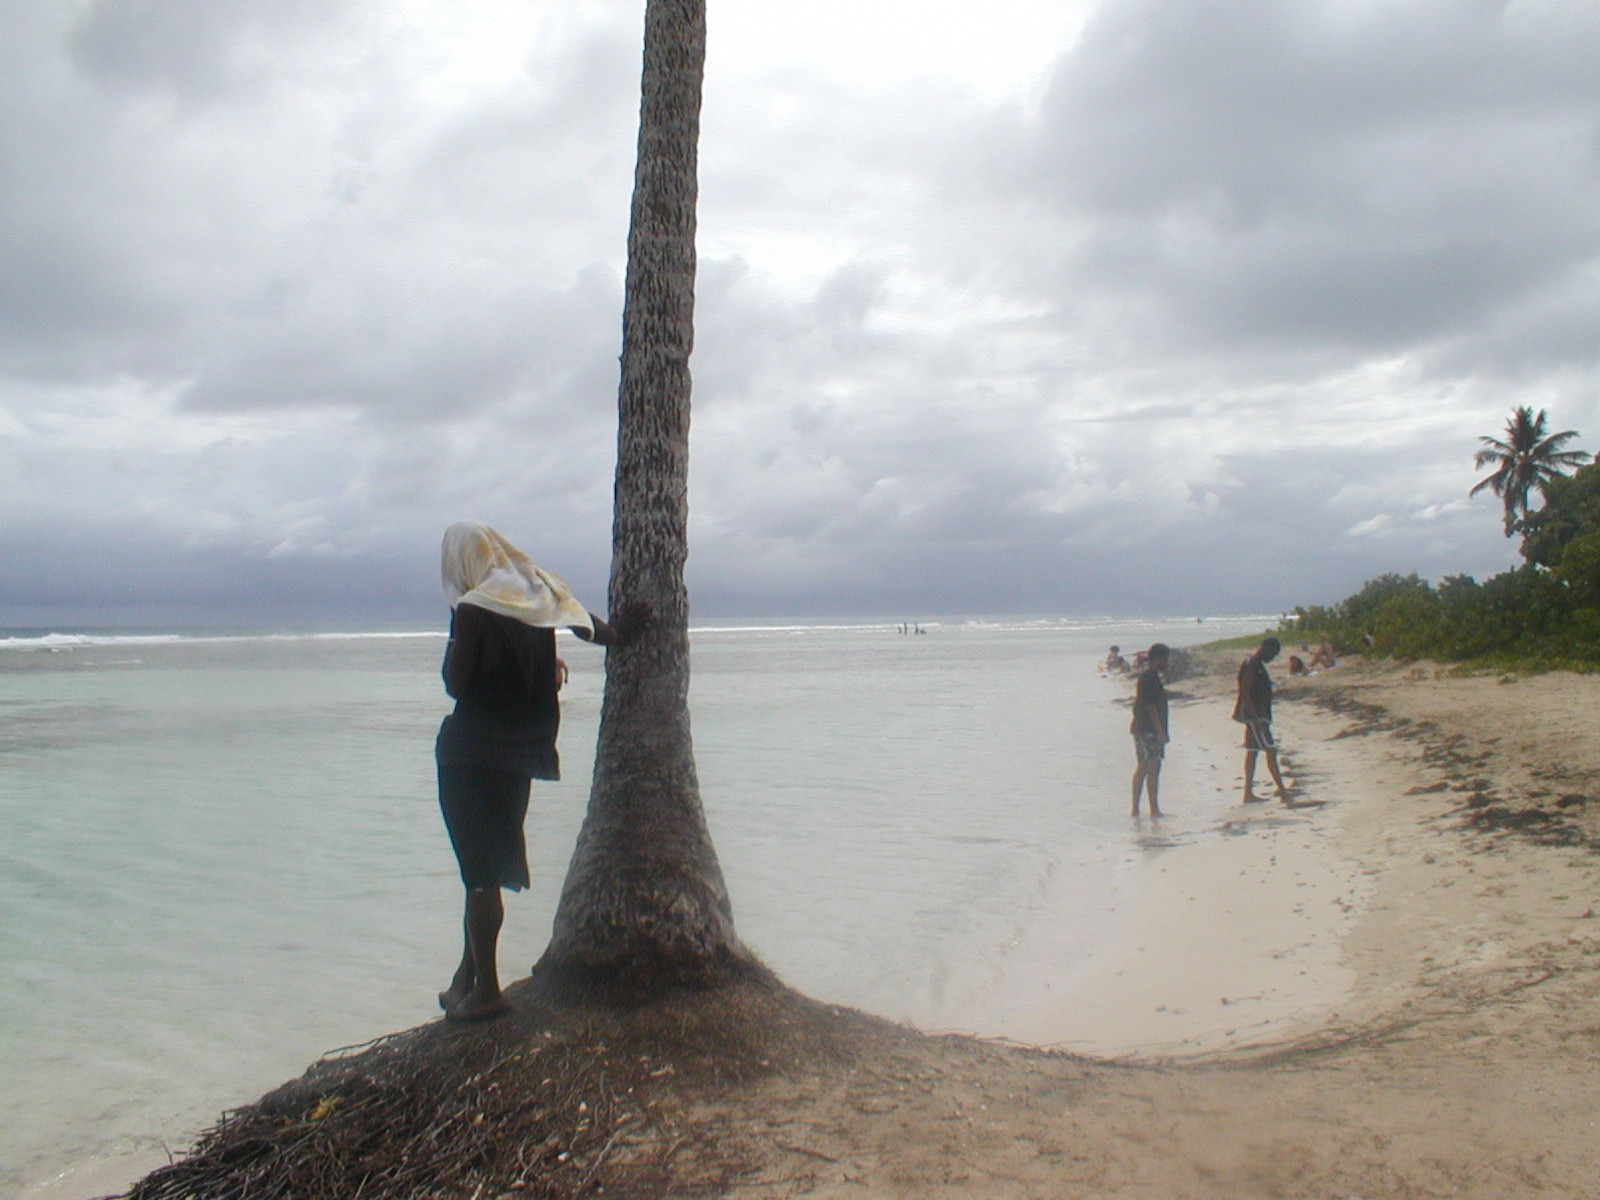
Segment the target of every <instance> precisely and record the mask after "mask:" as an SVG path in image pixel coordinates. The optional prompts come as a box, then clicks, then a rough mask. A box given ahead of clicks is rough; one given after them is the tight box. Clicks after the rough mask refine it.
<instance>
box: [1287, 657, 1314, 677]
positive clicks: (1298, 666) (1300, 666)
mask: <svg viewBox="0 0 1600 1200" xmlns="http://www.w3.org/2000/svg"><path fill="white" fill-rule="evenodd" d="M1289 674H1291V675H1309V674H1311V668H1310V667H1308V666H1306V660H1305V659H1303V658H1301V657H1300V656H1299V655H1298V654H1291V655H1289Z"/></svg>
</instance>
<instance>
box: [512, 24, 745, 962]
mask: <svg viewBox="0 0 1600 1200" xmlns="http://www.w3.org/2000/svg"><path fill="white" fill-rule="evenodd" d="M704 62H705V0H647V4H646V10H645V36H644V73H643V84H642V100H641V105H640V119H639V151H638V166H637V168H636V171H635V175H634V192H633V210H632V220H631V224H630V227H629V232H628V276H627V294H626V301H625V306H624V311H623V321H622V381H621V386H620V389H619V399H618V409H619V427H618V437H617V479H616V492H615V513H614V517H613V522H614V523H613V529H612V562H611V586H610V596H609V602H610V607H611V613H612V615H613V617H615V616H617V614H619V613H621V614H625V613H627V612H628V610H629V609H630V608H631V607H635V606H637V605H639V604H641V603H643V604H645V605H648V606H649V608H650V610H651V616H650V619H649V620H648V621H647V622H646V623H645V625H644V627H643V628H642V629H641V630H640V631H639V632H638V633H637V634H635V635H634V636H633V637H631V638H629V639H628V640H627V642H626V643H625V644H623V645H620V646H614V647H612V648H610V649H609V650H608V651H607V654H606V686H605V699H604V703H603V705H602V709H601V716H600V735H599V744H598V746H597V748H596V755H595V773H594V783H593V787H592V789H591V791H590V795H589V810H588V814H587V816H586V817H585V819H584V825H583V830H582V832H581V833H580V834H579V837H578V844H577V848H576V850H575V851H574V853H573V858H572V864H571V866H570V867H569V869H568V872H567V879H566V883H565V886H564V887H563V889H562V895H561V903H560V906H559V908H558V910H557V913H556V919H555V928H554V933H553V937H552V939H551V942H550V947H549V949H548V950H547V951H546V952H545V957H544V959H543V961H542V962H541V969H544V968H550V969H553V970H555V971H557V972H559V971H571V970H577V971H579V972H582V973H584V974H586V975H589V976H598V977H600V981H601V982H611V983H615V984H618V985H621V986H624V987H631V988H643V989H645V990H650V989H652V988H654V987H655V986H657V985H659V984H663V983H665V984H684V983H688V984H694V983H700V982H710V981H711V980H712V979H713V978H714V977H717V976H720V975H721V974H723V973H724V972H726V971H727V970H728V969H729V968H730V967H731V966H736V965H738V964H741V963H744V962H745V961H746V960H747V955H746V952H745V951H744V949H743V947H742V946H741V945H740V943H739V940H738V937H737V935H736V934H735V932H734V927H733V915H732V909H731V906H730V904H729V901H728V892H727V887H726V885H725V884H724V882H723V878H722V869H721V867H720V866H719V864H718V862H717V856H716V851H715V849H714V848H713V847H712V844H711V837H710V834H709V832H708V830H707V828H706V821H705V813H704V810H703V808H702V807H701V803H700V788H699V781H698V779H697V777H696V773H695V764H694V748H693V744H692V741H691V738H690V728H689V603H688V592H687V589H686V588H685V585H684V575H683V571H684V561H685V559H686V558H687V555H688V451H689V391H690V378H689V354H690V351H691V350H692V348H693V344H694V278H695V244H694V239H695V202H696V198H697V192H698V185H697V181H696V158H697V149H698V140H699V127H700V92H701V79H702V75H703V70H704Z"/></svg>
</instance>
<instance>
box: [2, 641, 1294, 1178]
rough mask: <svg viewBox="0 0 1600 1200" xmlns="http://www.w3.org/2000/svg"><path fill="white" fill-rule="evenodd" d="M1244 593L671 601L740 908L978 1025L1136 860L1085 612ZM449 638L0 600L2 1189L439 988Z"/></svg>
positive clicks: (828, 981)
mask: <svg viewBox="0 0 1600 1200" xmlns="http://www.w3.org/2000/svg"><path fill="white" fill-rule="evenodd" d="M1269 622H1270V619H1269V618H1263V617H1260V616H1254V617H1240V618H1208V619H1207V620H1206V621H1205V622H1204V624H1198V623H1196V621H1195V619H1194V618H1188V619H1184V620H1179V619H1173V620H1166V621H1141V622H1135V621H1112V620H1067V619H1054V620H1035V621H1028V620H989V621H982V620H973V621H949V620H945V621H941V622H930V623H925V624H924V625H923V626H922V628H923V629H924V630H925V631H926V632H925V633H923V634H920V635H919V634H915V633H902V632H901V631H900V627H899V625H898V624H897V623H894V622H881V621H880V622H868V621H861V622H837V623H828V622H817V621H810V622H794V623H788V624H785V623H775V622H767V623H744V624H738V623H727V624H717V625H708V626H707V627H704V628H697V629H696V630H695V631H694V634H693V642H692V645H693V655H694V658H693V667H694V676H693V678H694V683H693V689H692V698H691V707H692V715H693V721H694V734H695V749H696V758H697V762H698V764H699V770H700V778H701V787H702V793H703V796H704V800H705V805H706V811H707V819H708V821H709V823H710V827H711V832H712V836H713V839H714V840H715V842H716V845H717V849H718V852H719V855H720V858H721V861H722V865H723V870H724V873H725V875H726V876H727V880H728V885H729V889H730V892H731V894H732V897H733V903H734V915H735V919H736V922H737V924H738V927H739V929H740V932H741V934H742V935H743V937H744V938H745V940H746V941H747V942H748V943H749V944H750V945H751V946H752V947H754V948H755V950H756V951H757V952H758V953H759V954H760V955H761V956H762V957H763V958H764V959H765V960H766V961H767V962H768V963H769V964H770V965H771V966H772V967H774V968H775V969H776V970H777V971H778V972H779V973H780V974H781V975H782V976H783V977H784V978H785V979H786V980H787V981H788V982H789V983H791V984H793V985H794V986H796V987H798V988H800V989H801V990H803V991H805V992H807V993H809V994H811V995H814V996H817V997H819V998H822V999H826V1000H829V1001H833V1002H836V1003H841V1004H848V1005H853V1006H857V1007H861V1008H865V1009H868V1010H870V1011H873V1012H877V1013H880V1014H883V1015H885V1016H889V1017H892V1018H896V1019H900V1020H906V1021H910V1022H913V1023H915V1024H917V1025H919V1026H921V1027H923V1028H930V1029H964V1030H971V1031H975V1032H981V1033H985V1034H991V1035H1000V1036H1003V1035H1004V1034H1005V1033H1006V1029H1005V1028H1004V1022H1003V1019H1002V1020H1000V1022H999V1024H996V1017H995V1016H994V1014H995V1013H996V1012H1003V1011H1004V1005H1003V1004H997V1003H996V997H995V994H994V993H995V990H996V988H997V987H998V986H1000V984H999V982H998V981H999V980H1000V979H1001V978H1002V976H1003V975H1004V974H1005V967H1006V960H1007V954H1008V951H1009V950H1010V949H1011V948H1012V947H1014V946H1015V945H1016V944H1017V943H1018V941H1019V939H1020V938H1021V937H1022V935H1023V933H1024V932H1025V931H1026V930H1027V929H1028V928H1029V927H1030V925H1031V924H1032V923H1034V922H1037V921H1043V920H1049V921H1054V922H1062V921H1063V914H1065V923H1066V925H1067V926H1068V928H1069V930H1070V935H1069V936H1068V937H1067V938H1066V939H1065V940H1064V941H1061V940H1059V939H1058V940H1057V941H1056V944H1058V945H1060V946H1064V948H1065V949H1064V951H1063V957H1062V960H1061V962H1060V963H1059V964H1057V966H1058V969H1059V970H1060V971H1061V973H1062V974H1063V976H1064V978H1063V979H1062V985H1063V987H1070V983H1071V979H1070V976H1071V974H1072V971H1073V969H1074V967H1073V961H1074V955H1073V953H1072V950H1073V948H1074V946H1081V947H1082V948H1083V950H1084V951H1085V955H1084V957H1089V955H1088V953H1087V952H1088V951H1089V950H1091V949H1092V948H1093V947H1094V946H1096V945H1097V944H1101V943H1103V942H1104V941H1105V940H1106V939H1114V938H1115V937H1116V936H1117V932H1118V924H1117V921H1118V918H1117V913H1118V912H1119V911H1122V910H1123V909H1125V908H1126V905H1125V904H1123V903H1121V901H1122V900H1125V899H1126V898H1127V896H1128V894H1129V893H1130V891H1134V890H1137V889H1138V888H1139V887H1140V886H1141V883H1140V880H1141V873H1142V869H1143V867H1144V865H1145V863H1146V860H1147V856H1148V840H1147V839H1143V840H1142V839H1141V832H1140V830H1139V828H1138V827H1137V826H1135V825H1134V824H1133V823H1132V822H1130V820H1129V819H1128V817H1127V815H1126V807H1127V794H1126V789H1127V779H1128V774H1129V771H1130V769H1131V752H1130V748H1129V739H1128V736H1127V733H1126V728H1127V719H1128V718H1127V712H1126V709H1125V708H1123V707H1121V706H1119V705H1118V704H1117V701H1118V700H1119V699H1125V697H1126V695H1127V692H1128V690H1129V689H1128V686H1127V684H1126V682H1125V681H1119V680H1110V679H1106V678H1104V677H1102V676H1100V675H1099V674H1098V672H1097V671H1096V670H1095V667H1096V664H1097V663H1098V662H1099V661H1100V660H1101V659H1102V658H1103V656H1104V654H1105V648H1106V646H1107V645H1108V644H1110V643H1112V642H1116V643H1119V644H1121V645H1122V646H1123V647H1124V648H1125V649H1128V648H1131V647H1136V646H1142V645H1148V644H1149V643H1150V642H1152V641H1155V640H1165V641H1168V642H1171V643H1173V644H1175V645H1184V644H1192V643H1195V642H1199V641H1203V640H1210V639H1212V638H1217V637H1225V636H1231V635H1235V634H1242V633H1252V632H1255V631H1259V630H1260V629H1262V628H1263V627H1264V626H1265V625H1266V624H1268V623H1269ZM443 645H444V641H443V635H442V633H441V632H439V631H437V630H428V631H414V632H398V633H382V634H305V635H276V636H229V637H219V636H203V635H183V634H173V635H133V634H104V633H80V634H58V633H50V632H48V631H33V632H28V631H21V632H16V633H14V634H12V635H9V636H8V635H5V634H3V633H0V1080H3V1081H4V1086H3V1087H0V1195H5V1194H16V1193H18V1192H21V1191H23V1190H25V1189H27V1188H30V1187H33V1186H35V1185H37V1184H39V1183H40V1182H42V1181H45V1180H49V1179H50V1178H52V1177H54V1176H56V1175H58V1174H59V1173H60V1172H62V1171H64V1170H67V1169H68V1168H72V1167H74V1166H76V1165H78V1164H81V1163H83V1162H85V1161H88V1160H93V1159H98V1158H120V1157H123V1156H130V1155H131V1156H134V1157H138V1156H143V1157H144V1158H145V1159H146V1160H150V1159H151V1158H152V1156H154V1158H155V1160H157V1161H159V1156H160V1155H161V1153H162V1151H163V1149H164V1148H170V1149H172V1150H173V1151H179V1150H181V1149H183V1148H184V1147H185V1146H186V1145H187V1144H188V1143H189V1142H190V1141H192V1139H193V1137H194V1136H195V1135H196V1134H197V1133H198V1132H199V1131H200V1130H201V1129H202V1128H203V1127H205V1126H206V1125H207V1124H209V1123H210V1122H211V1121H212V1120H213V1119H214V1118H215V1117H216V1116H217V1115H218V1114H219V1113H220V1112H221V1111H222V1110H223V1109H226V1108H229V1107H233V1106H236V1105H239V1104H243V1103H247V1102H249V1101H250V1100H252V1099H254V1098H255V1097H257V1096H258V1095H260V1094H261V1093H262V1092H264V1091H266V1090H267V1089H269V1088H271V1087H274V1086H276V1085H277V1084H278V1083H280V1082H282V1081H283V1080H284V1079H286V1078H289V1077H291V1076H293V1075H295V1074H298V1073H299V1072H300V1071H301V1070H303V1069H304V1067H305V1066H306V1065H307V1064H308V1063H309V1062H311V1061H312V1060H313V1059H315V1058H316V1057H318V1056H319V1055H321V1054H323V1053H325V1052H328V1051H330V1050H334V1049H337V1048H341V1047H345V1046H349V1045H353V1044H356V1043H360V1042H363V1041H366V1040H368V1039H370V1038H373V1037H375V1036H378V1035H380V1034H383V1033H386V1032H390V1031H393V1030H396V1029H400V1028H404V1027H407V1026H410V1025H414V1024H417V1023H419V1022H423V1021H427V1020H431V1019H434V1018H436V1017H437V1016H438V1010H437V1007H436V1004H435V1001H434V993H435V992H436V991H437V990H438V989H439V988H440V987H441V986H443V984H444V983H445V982H446V981H447V979H448V977H449V974H450V971H451V969H452V968H453V966H454V962H455V958H456V956H457V954H458V953H459V948H460V947H459V938H460V924H459V923H460V885H459V882H458V880H457V878H456V874H455V865H454V861H453V859H452V857H451V854H450V849H449V845H448V842H447V840H446V839H445V835H444V831H443V828H442V825H441V822H440V820H439V816H438V810H437V800H436V794H435V790H434V776H433V761H432V741H433V735H434V732H435V731H436V729H437V727H438V723H439V719H440V717H441V716H442V715H443V714H444V713H445V712H446V711H448V707H449V702H448V700H447V698H446V697H445V696H444V693H443V690H442V687H441V685H440V681H439V676H438V666H439V658H440V655H441V654H442V651H443ZM562 654H563V656H564V657H565V658H566V659H567V661H568V662H569V664H570V665H571V667H572V680H571V683H570V684H569V685H568V688H567V690H566V692H565V693H564V698H563V714H564V721H563V728H562V737H561V753H562V759H563V773H564V775H565V778H564V779H563V780H562V781H561V782H560V783H549V784H536V785H535V789H534V798H533V803H532V806H531V808H530V812H529V818H528V826H527V830H528V841H529V854H530V862H531V864H532V867H533V874H534V883H533V887H532V888H531V889H530V891H529V892H527V893H524V894H523V895H521V896H517V897H513V898H510V900H509V903H508V911H507V922H506V929H505V933H504V935H503V938H502V943H501V965H502V973H503V975H505V976H506V977H508V978H515V977H516V975H517V974H518V973H520V972H521V971H522V970H524V969H525V968H526V967H527V966H528V965H530V964H531V963H533V962H534V960H535V959H537V958H538V956H539V953H540V951H541V949H542V947H543V944H544V940H545V938H546V937H547V936H548V932H549V927H550V920H551V917H552V916H553V914H554V911H555V905H556V900H557V897H558V894H559V890H560V885H561V879H562V876H563V874H564V872H565V869H566V863H567V858H568V856H569V854H570V852H571V848H572V845H573V841H574V839H575V837H576V834H577V831H578V827H579V825H580V824H581V822H582V817H583V809H584V806H585V804H586V801H587V795H588V778H589V770H590V766H591V756H592V750H593V740H594V732H595V726H596V723H597V719H598V712H599V700H600V692H601V684H602V676H601V671H602V658H601V654H602V652H601V651H599V650H597V649H595V648H593V647H590V646H587V645H584V644H582V643H580V642H577V641H576V640H575V639H570V638H564V640H563V643H562Z"/></svg>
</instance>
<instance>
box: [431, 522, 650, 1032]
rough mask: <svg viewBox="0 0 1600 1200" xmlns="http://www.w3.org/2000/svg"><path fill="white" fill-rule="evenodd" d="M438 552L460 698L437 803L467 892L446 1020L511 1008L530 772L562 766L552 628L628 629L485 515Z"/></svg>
mask: <svg viewBox="0 0 1600 1200" xmlns="http://www.w3.org/2000/svg"><path fill="white" fill-rule="evenodd" d="M441 557H442V562H441V575H442V580H443V583H444V591H445V597H446V599H448V600H449V602H450V606H451V613H450V641H449V643H448V644H447V645H446V647H445V653H444V666H443V674H444V686H445V691H446V692H447V693H449V695H450V696H451V698H452V699H454V700H455V702H456V703H455V710H454V711H453V712H451V713H450V714H449V715H448V716H447V717H445V718H444V721H443V723H442V724H441V725H440V727H439V736H438V738H437V739H436V741H435V743H434V751H435V758H436V760H437V763H438V774H439V807H440V809H441V810H442V812H443V814H444V821H445V828H446V830H447V831H448V832H449V835H450V845H451V848H452V849H453V850H454V851H455V855H456V862H457V864H458V865H459V866H460V869H461V882H462V884H463V885H464V886H465V887H466V893H467V895H466V911H465V914H464V916H463V919H462V931H463V942H464V945H463V948H462V952H461V965H460V966H458V967H457V968H456V973H455V975H454V977H453V978H452V979H451V981H450V986H449V987H448V988H446V989H445V990H444V991H442V992H440V993H439V1005H440V1007H441V1008H443V1009H444V1010H445V1015H446V1016H447V1017H448V1018H450V1019H451V1020H455V1021H481V1020H486V1019H488V1018H491V1017H496V1016H499V1015H500V1014H501V1013H503V1012H505V1011H506V1009H507V1004H506V1001H505V997H504V996H503V995H501V992H500V976H499V969H498V966H497V965H496V952H497V947H498V943H499V939H500V927H501V925H502V924H503V922H504V919H505V908H504V903H503V901H502V900H501V897H500V889H501V888H509V889H511V890H512V891H521V890H522V889H523V888H525V887H527V886H528V851H527V844H526V842H525V840H524V837H523V832H522V823H523V819H524V818H525V817H526V815H527V812H528V795H529V790H530V786H531V784H530V781H531V780H534V779H559V778H560V777H561V763H560V759H559V758H558V756H557V754H556V733H557V731H558V730H559V728H560V724H561V703H560V697H559V693H560V688H561V682H562V679H563V678H564V675H565V670H566V664H565V663H563V662H562V661H561V660H560V659H559V658H557V657H556V629H557V628H559V627H565V628H568V629H571V630H572V631H573V633H575V634H576V635H577V636H578V637H580V638H582V639H583V640H585V641H591V642H597V643H600V644H602V645H615V644H617V643H618V642H620V641H621V640H623V639H622V637H621V635H619V633H618V631H617V630H616V629H614V628H613V627H612V626H611V625H608V624H607V623H606V622H605V621H603V620H601V619H600V618H599V617H597V616H595V615H594V614H593V613H591V612H589V611H588V610H587V609H585V608H584V607H583V606H582V605H581V604H579V603H578V602H577V600H576V599H574V598H573V596H572V593H571V591H570V590H569V589H568V588H567V585H566V584H565V583H563V582H562V581H561V580H560V579H559V578H558V577H556V576H555V575H552V574H550V573H549V572H546V571H542V570H540V569H539V568H538V567H537V566H535V565H534V564H533V563H532V562H531V561H530V560H529V559H528V558H527V556H526V555H524V554H523V553H522V552H521V551H519V550H518V549H517V548H516V547H515V546H513V545H512V544H511V543H510V542H508V541H507V540H506V539H505V538H504V537H503V536H501V535H500V534H499V533H498V532H496V531H495V530H493V529H491V528H490V527H489V526H487V525H483V524H480V523H478V522H476V521H461V522H458V523H456V524H454V525H452V526H450V528H449V529H447V530H446V531H445V535H444V546H443V550H442V556H441Z"/></svg>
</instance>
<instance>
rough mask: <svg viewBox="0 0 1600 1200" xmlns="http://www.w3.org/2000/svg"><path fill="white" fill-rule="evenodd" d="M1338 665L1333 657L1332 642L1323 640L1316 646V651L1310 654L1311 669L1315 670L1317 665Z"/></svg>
mask: <svg viewBox="0 0 1600 1200" xmlns="http://www.w3.org/2000/svg"><path fill="white" fill-rule="evenodd" d="M1338 665H1339V664H1338V663H1337V662H1335V661H1334V657H1333V643H1332V642H1329V641H1327V640H1324V641H1323V643H1322V645H1320V646H1318V647H1317V649H1316V653H1314V654H1313V655H1312V656H1311V666H1312V669H1313V670H1315V669H1316V668H1317V667H1337V666H1338Z"/></svg>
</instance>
